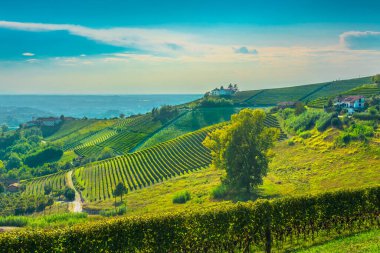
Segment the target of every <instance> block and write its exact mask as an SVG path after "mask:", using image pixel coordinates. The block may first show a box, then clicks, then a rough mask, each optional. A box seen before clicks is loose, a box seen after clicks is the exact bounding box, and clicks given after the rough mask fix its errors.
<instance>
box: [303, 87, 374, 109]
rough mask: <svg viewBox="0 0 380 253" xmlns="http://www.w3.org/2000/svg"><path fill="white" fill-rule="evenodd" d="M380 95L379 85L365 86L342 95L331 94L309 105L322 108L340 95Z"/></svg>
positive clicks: (341, 93)
mask: <svg viewBox="0 0 380 253" xmlns="http://www.w3.org/2000/svg"><path fill="white" fill-rule="evenodd" d="M376 94H380V86H379V85H378V84H363V85H361V86H359V87H355V88H353V89H350V90H346V91H344V92H340V93H331V94H329V95H328V96H320V97H317V98H315V99H313V100H311V101H310V102H309V103H308V105H309V106H311V107H316V108H322V107H323V106H324V105H327V103H328V101H329V99H334V98H335V97H336V96H338V95H343V96H348V95H363V96H366V97H368V96H372V95H376Z"/></svg>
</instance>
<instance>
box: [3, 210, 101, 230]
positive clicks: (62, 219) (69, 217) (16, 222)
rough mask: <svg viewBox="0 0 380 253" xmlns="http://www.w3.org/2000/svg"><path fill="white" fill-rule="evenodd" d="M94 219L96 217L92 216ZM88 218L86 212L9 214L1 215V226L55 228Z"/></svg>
mask: <svg viewBox="0 0 380 253" xmlns="http://www.w3.org/2000/svg"><path fill="white" fill-rule="evenodd" d="M92 219H94V218H92ZM87 220H88V215H87V214H86V213H63V214H51V215H45V216H37V217H32V216H7V217H0V226H13V227H28V228H47V227H49V228H53V227H63V226H72V225H74V224H78V223H81V222H84V221H87Z"/></svg>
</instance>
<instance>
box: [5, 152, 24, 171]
mask: <svg viewBox="0 0 380 253" xmlns="http://www.w3.org/2000/svg"><path fill="white" fill-rule="evenodd" d="M20 166H21V158H20V157H19V156H18V155H17V154H16V153H11V155H10V156H9V159H8V162H7V169H8V170H11V169H15V168H16V169H18V168H19V167H20Z"/></svg>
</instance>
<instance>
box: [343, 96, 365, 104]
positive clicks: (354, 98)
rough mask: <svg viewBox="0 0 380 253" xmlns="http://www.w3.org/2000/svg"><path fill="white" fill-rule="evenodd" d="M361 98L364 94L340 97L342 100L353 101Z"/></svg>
mask: <svg viewBox="0 0 380 253" xmlns="http://www.w3.org/2000/svg"><path fill="white" fill-rule="evenodd" d="M361 98H364V96H348V97H345V98H343V99H342V102H348V103H351V102H355V101H356V100H359V99H361Z"/></svg>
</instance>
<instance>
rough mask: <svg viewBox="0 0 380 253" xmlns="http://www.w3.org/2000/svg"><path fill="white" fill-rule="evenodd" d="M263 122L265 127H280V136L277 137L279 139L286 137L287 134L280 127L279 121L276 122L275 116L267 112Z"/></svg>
mask: <svg viewBox="0 0 380 253" xmlns="http://www.w3.org/2000/svg"><path fill="white" fill-rule="evenodd" d="M264 124H265V125H266V126H267V127H274V128H278V129H280V137H279V140H280V141H281V140H284V139H286V138H287V135H286V134H285V133H284V131H283V130H282V128H281V126H280V123H278V120H277V118H276V117H275V116H273V115H271V114H267V117H266V118H265V122H264Z"/></svg>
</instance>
